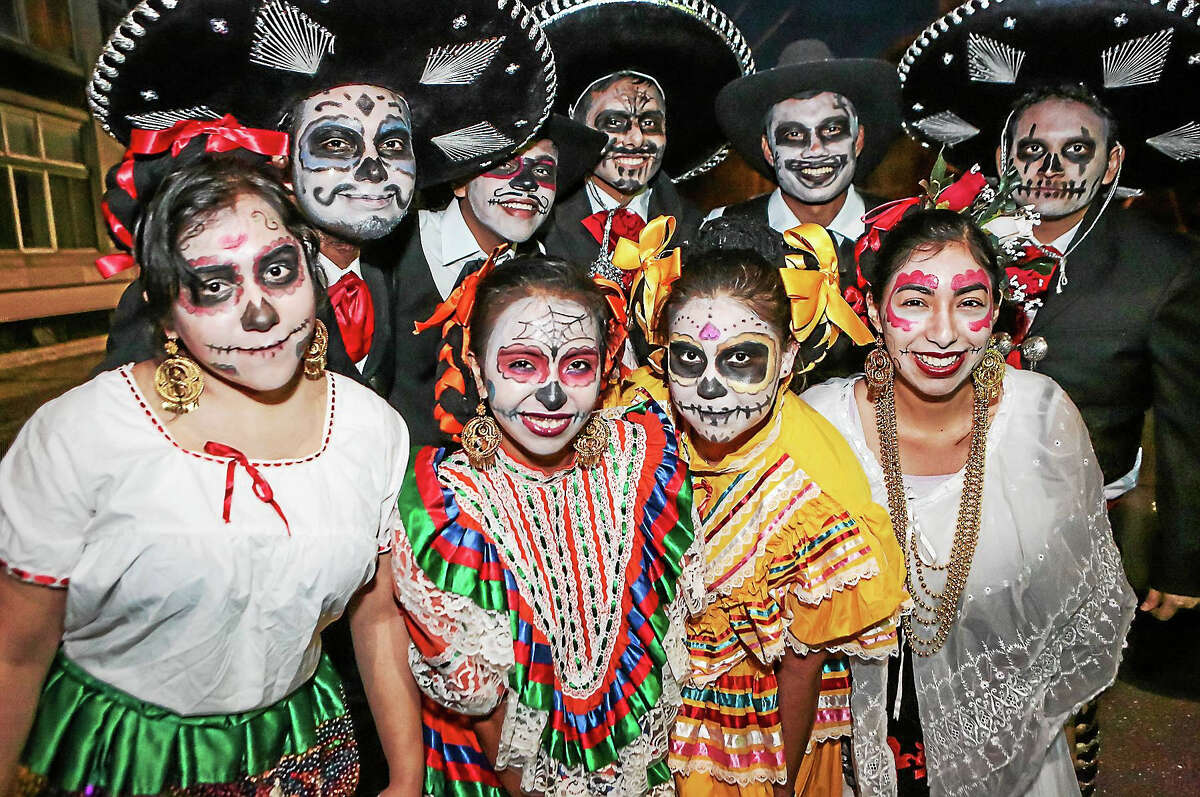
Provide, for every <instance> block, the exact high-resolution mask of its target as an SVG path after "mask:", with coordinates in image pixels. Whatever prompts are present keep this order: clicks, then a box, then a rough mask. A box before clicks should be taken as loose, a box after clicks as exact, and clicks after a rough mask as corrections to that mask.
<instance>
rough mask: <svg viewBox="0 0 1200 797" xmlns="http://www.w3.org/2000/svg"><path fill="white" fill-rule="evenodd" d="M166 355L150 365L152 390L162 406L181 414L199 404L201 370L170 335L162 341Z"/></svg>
mask: <svg viewBox="0 0 1200 797" xmlns="http://www.w3.org/2000/svg"><path fill="white" fill-rule="evenodd" d="M163 349H164V350H165V351H166V353H167V359H165V360H163V361H162V362H161V363H159V366H158V367H157V368H155V369H154V392H155V393H158V395H159V398H161V399H162V400H163V402H162V408H163V409H164V410H165V411H167V412H172V413H174V414H176V415H185V414H187V413H189V412H191V411H192V410H194V409H196V407H198V406H200V394H201V393H203V392H204V372H203V371H202V370H200V366H198V365H196V363H195V361H194V360H192V359H191V358H189V357H187V356H186V355H183V354H180V353H179V345H178V344H177V343H176V342H175V340H174V339H172V338H167V342H166V343H165V344H163Z"/></svg>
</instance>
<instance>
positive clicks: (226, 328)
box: [171, 194, 316, 391]
mask: <svg viewBox="0 0 1200 797" xmlns="http://www.w3.org/2000/svg"><path fill="white" fill-rule="evenodd" d="M235 244H236V245H235ZM179 251H180V253H181V254H182V255H183V257H184V258H185V259H186V260H187V264H188V271H187V274H186V275H184V277H183V278H182V279H181V280H180V287H179V297H178V298H177V299H176V301H175V304H174V306H173V307H172V309H171V320H172V327H173V329H174V331H175V332H176V333H178V335H179V339H180V341H182V343H183V345H184V346H185V347H186V348H187V350H188V352H189V353H190V354H191V356H192V357H193V358H195V360H196V361H197V362H199V363H201V364H202V365H204V366H205V367H207V368H209V369H210V370H212V371H214V372H215V373H217V374H218V375H220V376H221V377H222V378H223V379H225V380H226V381H228V382H232V383H234V384H237V385H240V386H242V387H246V388H249V389H251V390H256V391H271V390H276V389H278V388H281V387H283V386H284V385H286V384H287V383H288V382H289V381H290V380H291V379H292V378H293V377H294V376H295V375H296V372H297V370H298V369H299V368H300V363H301V359H302V357H303V356H304V353H305V351H306V349H307V347H308V341H309V338H310V337H311V336H312V331H313V319H314V317H315V314H316V296H315V294H314V291H313V283H312V278H311V276H310V275H309V273H308V267H307V264H306V263H305V259H304V251H303V249H302V248H301V246H300V242H299V241H298V240H296V238H295V237H293V236H292V234H291V233H289V232H288V230H287V228H286V227H285V226H284V224H283V221H282V220H281V219H280V218H279V216H278V214H276V212H275V211H274V209H272V208H271V206H270V205H268V204H267V203H266V202H265V201H263V199H262V198H261V197H259V196H255V195H252V194H243V195H241V196H239V197H238V199H237V202H236V203H235V204H234V205H233V207H231V208H227V209H223V210H218V211H216V212H215V213H213V214H212V215H211V216H208V217H206V218H204V219H203V220H202V221H201V223H199V224H196V225H193V227H192V228H191V229H190V230H187V231H185V232H184V234H183V235H182V236H181V238H180V241H179Z"/></svg>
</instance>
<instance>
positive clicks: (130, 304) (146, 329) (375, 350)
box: [94, 242, 395, 396]
mask: <svg viewBox="0 0 1200 797" xmlns="http://www.w3.org/2000/svg"><path fill="white" fill-rule="evenodd" d="M389 248H390V245H389V244H387V243H386V242H379V243H376V244H372V245H371V246H370V248H367V249H364V250H363V253H362V256H361V257H360V258H359V266H360V268H361V270H362V276H363V281H364V282H366V283H367V288H368V289H369V290H370V291H371V302H372V304H373V305H374V313H375V332H374V335H373V336H372V338H371V349H370V351H369V352H368V353H367V361H366V363H364V366H363V371H362V372H361V373H360V372H359V370H358V368H356V367H355V365H354V363H353V362H352V361H351V360H350V357H349V355H347V354H346V344H345V343H343V342H342V333H341V331H340V330H339V329H338V325H337V320H336V319H335V318H334V316H333V308H332V307H331V306H330V304H329V301H328V300H326V299H324V298H323V297H322V298H321V299H320V300H319V301H318V302H317V318H319V319H321V321H323V322H324V323H325V329H326V331H327V332H328V334H329V349H328V352H327V353H326V366H325V367H326V368H328V369H329V370H330V371H333V372H334V373H335V374H339V375H341V376H346V377H349V378H351V379H353V380H355V381H356V382H360V383H362V384H364V385H366V386H367V387H369V388H371V389H372V390H374V391H375V392H376V393H378V394H380V395H385V396H386V395H387V392H388V390H390V389H391V386H392V372H393V369H394V360H395V355H394V349H393V346H394V341H393V337H394V336H393V334H392V313H391V299H390V294H391V289H390V282H391V277H390V271H391V269H390V267H389V266H388V265H387V263H386V260H384V259H383V257H382V256H383V255H384V253H386V252H387V251H388V250H389ZM379 263H384V265H377V264H379ZM142 291H143V288H142V281H141V279H140V278H139V279H135V280H134V281H133V282H131V283H129V286H128V287H127V288H126V289H125V292H124V293H122V294H121V300H120V301H119V302H118V303H117V309H116V310H115V311H114V312H113V317H112V321H111V323H110V325H109V330H108V342H107V343H106V344H105V355H104V360H103V362H101V363H100V365H99V366H97V368H96V370H95V372H94V373H99V372H100V371H110V370H112V369H113V368H117V367H119V366H121V365H124V364H125V363H128V362H140V361H141V360H149V359H153V358H154V357H157V356H159V355H161V354H162V343H161V335H160V333H159V329H158V323H157V321H156V319H154V318H152V317H151V316H150V313H149V311H148V308H147V306H146V301H145V299H143V298H142Z"/></svg>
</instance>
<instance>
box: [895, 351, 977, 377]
mask: <svg viewBox="0 0 1200 797" xmlns="http://www.w3.org/2000/svg"><path fill="white" fill-rule="evenodd" d="M908 353H909V354H911V355H912V356H913V359H914V360H916V361H917V367H918V368H920V369H921V370H922V371H923V372H924V373H926V374H928V375H929V376H949V375H951V374H953V373H955V372H956V371H958V369H959V367H960V366H961V365H962V364H963V363H964V362H965V361H966V358H967V352H966V350H965V349H961V350H959V351H946V352H932V351H909V352H908Z"/></svg>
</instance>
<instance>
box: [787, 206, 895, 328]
mask: <svg viewBox="0 0 1200 797" xmlns="http://www.w3.org/2000/svg"><path fill="white" fill-rule="evenodd" d="M783 240H784V242H785V243H786V244H787V245H788V246H790V247H792V248H793V249H799V250H800V251H802V252H808V253H809V254H811V255H812V256H813V257H815V258H816V259H817V264H818V269H817V270H816V271H813V270H811V269H807V268H805V263H804V255H788V256H787V261H788V265H789V267H788V268H781V269H779V275H780V277H782V279H783V287H784V290H785V291H786V292H787V295H788V298H789V299H791V300H792V335H793V336H794V337H795V338H796V340H798V341H800V342H801V343H803V342H805V341H806V340H808V338H809V336H811V335H812V334H813V332H814V331H816V329H817V327H819V326H820V324H821V322H822V321H824V320H828V321H829V328H828V330H827V331H826V333H825V337H824V339H823V340H821V341H818V342H819V343H824V344H825V345H826V346H830V345H832V344H833V342H834V341H835V340H837V337H838V334H839V331H841V332H845V333H846V334H847V335H849V336H850V339H851V340H853V341H854V342H855V343H857V344H859V345H860V346H863V345H866V344H868V343H870V342H871V341H873V340H874V339H875V338H874V336H873V335H872V334H871V330H869V329H867V325H866V324H864V323H863V322H862V319H860V318H859V317H858V316H857V315H856V314H855V312H854V310H853V309H851V307H850V305H849V304H847V303H846V300H845V299H844V298H842V293H841V290H840V289H839V287H838V258H837V247H835V246H834V243H833V239H832V238H830V237H829V233H828V232H827V231H826V230H825V228H824V227H822V226H821V225H819V224H801V225H799V226H797V227H793V228H791V229H790V230H787V231H786V232H784V234H783Z"/></svg>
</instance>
